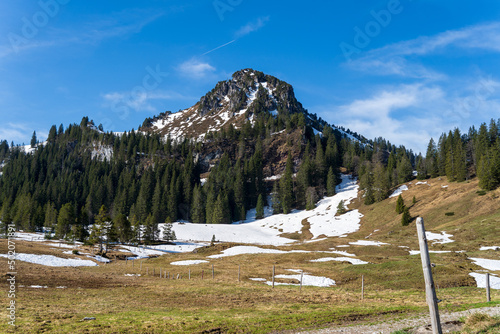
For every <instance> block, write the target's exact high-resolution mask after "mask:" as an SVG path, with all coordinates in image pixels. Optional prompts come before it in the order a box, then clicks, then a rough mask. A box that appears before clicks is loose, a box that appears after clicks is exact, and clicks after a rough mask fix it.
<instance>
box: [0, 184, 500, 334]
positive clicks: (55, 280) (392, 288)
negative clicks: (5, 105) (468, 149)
mask: <svg viewBox="0 0 500 334" xmlns="http://www.w3.org/2000/svg"><path fill="white" fill-rule="evenodd" d="M414 183H415V182H413V184H410V185H409V187H410V189H409V190H408V191H406V192H404V193H403V197H404V198H405V201H406V203H407V204H408V205H411V200H412V198H413V196H415V197H416V199H417V202H416V204H415V205H414V206H412V207H411V209H410V212H411V214H412V216H414V217H416V216H418V215H420V216H422V217H424V219H425V225H426V228H427V230H431V231H435V232H437V231H446V232H447V233H450V234H452V235H453V239H454V240H456V242H454V243H451V244H444V245H431V246H430V248H431V249H433V250H451V251H462V250H465V251H466V253H454V252H453V253H445V254H431V260H432V262H434V263H436V267H435V268H434V275H435V280H436V285H437V286H438V287H439V291H438V297H439V298H440V299H443V303H441V304H440V307H441V309H447V310H460V309H463V308H467V307H470V306H476V305H477V306H484V303H483V302H484V299H485V298H484V291H482V290H481V289H477V288H475V282H474V279H473V278H472V277H470V276H469V275H468V274H469V273H470V272H472V271H478V270H480V268H479V267H477V266H475V265H473V264H471V262H470V260H468V259H467V258H468V257H471V256H480V257H485V258H491V259H500V254H499V253H498V252H495V251H487V252H480V253H479V252H478V249H479V246H492V245H497V246H500V239H499V238H498V236H499V235H500V224H499V221H500V212H499V210H498V209H499V208H500V200H499V199H498V195H499V194H500V191H499V190H497V191H495V192H490V193H487V194H486V195H484V196H479V195H478V194H477V193H476V191H477V190H478V189H477V181H471V182H468V183H461V184H456V183H451V184H448V183H447V182H446V180H445V179H443V180H438V179H433V180H429V181H428V183H429V184H430V185H431V186H428V185H414ZM443 185H448V188H442V186H443ZM395 202H396V199H395V198H392V199H388V200H385V201H383V202H381V203H377V204H376V205H372V206H368V207H367V206H364V205H362V204H361V203H360V201H359V200H357V201H355V202H354V203H353V205H352V206H351V209H352V208H359V209H360V211H361V212H362V213H363V214H364V215H365V217H364V218H363V220H362V227H361V229H360V231H358V232H356V233H354V234H352V235H349V236H348V237H347V238H331V239H328V240H326V241H321V242H315V243H307V244H302V245H297V246H294V247H293V248H294V249H304V250H310V251H328V250H330V248H332V247H335V246H337V245H345V244H347V243H348V242H349V241H355V240H361V239H363V240H364V239H365V238H366V237H368V236H369V237H368V240H377V241H383V242H386V243H388V244H389V245H385V246H381V247H376V246H365V247H362V246H350V247H349V248H343V250H346V251H348V252H350V253H355V254H356V255H357V256H358V258H360V259H362V260H365V261H369V262H370V264H367V265H360V266H352V265H350V264H347V263H337V262H335V263H332V262H316V263H312V262H309V260H311V259H317V258H321V257H326V256H331V254H325V253H323V254H321V253H292V254H285V255H269V254H267V255H264V254H262V255H241V256H235V257H226V258H222V259H217V260H210V263H209V264H202V265H196V266H192V267H190V268H191V271H192V279H191V280H187V279H186V278H187V275H188V268H187V267H179V266H172V265H170V262H172V261H177V260H188V259H205V258H206V256H207V255H210V254H215V253H218V252H219V251H220V250H221V249H222V247H223V246H221V245H218V247H215V248H214V249H203V250H200V251H199V252H198V253H196V254H193V253H191V254H177V255H167V256H163V257H160V258H156V259H149V260H147V261H145V262H144V263H143V270H142V274H143V275H144V274H145V273H146V268H148V272H149V274H150V276H146V277H144V276H142V277H127V276H125V273H139V265H138V264H139V263H138V262H136V263H135V266H134V267H132V263H131V262H130V261H129V262H128V263H127V264H126V263H125V262H123V261H117V262H114V263H112V264H109V265H103V266H99V267H90V268H69V269H67V268H47V267H43V266H38V265H34V264H29V263H22V262H19V261H18V263H17V265H18V272H19V275H18V277H17V284H18V285H25V286H30V285H42V286H44V285H47V286H48V288H47V289H33V288H27V287H24V288H23V287H20V288H18V298H17V302H18V304H17V305H18V309H17V316H18V322H17V324H18V325H19V327H20V329H21V330H22V331H23V332H44V331H47V332H55V331H57V332H67V333H72V332H93V333H112V332H113V333H115V332H150V333H163V332H202V331H204V330H214V332H216V331H215V330H219V331H221V332H261V333H266V332H270V331H279V330H286V329H293V328H308V327H322V326H327V325H329V324H341V323H342V324H346V323H356V322H358V321H364V322H366V321H379V320H383V319H384V318H386V317H394V316H395V315H396V316H401V317H403V316H404V317H407V316H408V314H409V313H410V314H412V313H415V312H423V311H425V309H426V305H425V296H424V293H423V279H422V270H421V265H420V257H419V256H418V255H413V256H409V255H408V251H407V249H406V248H401V247H400V246H409V247H410V248H411V249H413V250H417V249H418V243H417V239H416V229H415V224H414V223H412V224H410V226H408V227H402V226H401V225H400V216H399V215H397V214H396V213H395V211H394V209H395ZM446 212H454V215H453V216H446V215H445V213H446ZM306 225H307V224H306ZM375 230H378V231H375ZM6 248H7V245H6V242H5V241H3V240H2V241H1V242H0V252H1V253H5V252H6ZM281 248H282V249H284V250H286V249H291V247H281ZM340 249H342V248H340ZM17 251H18V252H28V253H35V254H36V253H51V252H53V253H54V255H56V254H57V255H59V256H61V255H60V252H58V251H54V250H47V249H46V248H43V247H42V246H40V245H37V244H33V243H26V242H18V243H17ZM479 254H480V255H479ZM68 257H71V255H68ZM0 263H2V267H5V265H6V261H5V259H0ZM212 264H214V265H215V269H216V276H215V279H214V280H212V277H211V265H212ZM273 265H275V266H276V268H277V274H286V273H289V272H286V271H285V269H291V268H300V269H304V270H305V271H307V272H309V273H311V274H313V275H318V276H326V277H330V278H332V279H334V280H335V281H336V282H337V287H333V288H312V287H304V288H303V289H302V291H301V292H300V291H299V289H298V287H293V286H279V287H276V289H272V288H271V287H269V286H266V285H263V284H262V283H258V282H253V281H250V280H249V278H250V277H260V278H266V279H268V280H270V278H271V268H272V266H273ZM238 266H241V278H242V281H241V282H238V281H237V270H238ZM153 268H155V269H154V270H155V273H156V276H158V272H159V271H160V270H162V271H167V272H170V275H171V276H175V277H176V276H177V274H179V275H182V276H183V277H182V278H183V279H181V280H167V279H164V278H162V279H160V278H159V277H152V276H151V274H152V272H153ZM202 270H203V271H204V279H203V280H202V279H201V271H202ZM497 274H500V272H497ZM361 275H364V276H365V282H366V294H365V299H364V300H363V301H360V284H361ZM61 285H63V286H67V289H56V287H57V286H61ZM3 289H5V290H4V291H7V285H6V283H4V284H3ZM492 298H493V300H496V301H498V300H500V293H499V291H498V290H493V293H492ZM0 302H1V303H2V304H3V305H7V302H8V300H7V298H6V294H2V297H1V301H0ZM490 305H491V303H490ZM88 316H91V317H92V316H93V317H96V318H97V319H96V320H95V321H81V319H83V318H84V317H88ZM0 317H1V318H2V319H6V311H5V308H2V310H1V311H0ZM8 330H9V328H8V325H7V324H6V321H3V322H0V331H8Z"/></svg>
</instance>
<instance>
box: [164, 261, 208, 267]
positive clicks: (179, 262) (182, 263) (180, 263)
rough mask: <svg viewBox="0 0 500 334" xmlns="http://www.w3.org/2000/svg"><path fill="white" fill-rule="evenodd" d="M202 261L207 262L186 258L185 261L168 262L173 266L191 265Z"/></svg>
mask: <svg viewBox="0 0 500 334" xmlns="http://www.w3.org/2000/svg"><path fill="white" fill-rule="evenodd" d="M202 263H208V261H205V260H186V261H176V262H170V264H171V265H173V266H192V265H196V264H202Z"/></svg>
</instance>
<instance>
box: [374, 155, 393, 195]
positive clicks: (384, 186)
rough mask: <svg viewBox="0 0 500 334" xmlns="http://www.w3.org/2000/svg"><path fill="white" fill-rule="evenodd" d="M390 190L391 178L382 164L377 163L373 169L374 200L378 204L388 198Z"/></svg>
mask: <svg viewBox="0 0 500 334" xmlns="http://www.w3.org/2000/svg"><path fill="white" fill-rule="evenodd" d="M389 188H390V182H389V177H388V174H387V171H386V169H385V167H384V165H382V163H380V162H379V163H376V164H375V167H374V169H373V193H374V194H373V198H374V200H375V201H376V202H380V201H383V200H384V199H386V198H387V196H388V193H389Z"/></svg>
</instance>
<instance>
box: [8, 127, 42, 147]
mask: <svg viewBox="0 0 500 334" xmlns="http://www.w3.org/2000/svg"><path fill="white" fill-rule="evenodd" d="M33 131H35V129H34V128H33V126H31V125H30V124H27V123H11V122H9V123H7V124H2V125H1V126H0V140H7V141H8V142H9V145H10V142H11V141H13V142H14V143H15V144H22V143H25V144H29V140H30V139H31V136H32V135H33ZM36 134H37V138H38V140H40V141H43V140H45V138H47V135H48V134H47V133H46V132H45V131H44V130H39V131H36Z"/></svg>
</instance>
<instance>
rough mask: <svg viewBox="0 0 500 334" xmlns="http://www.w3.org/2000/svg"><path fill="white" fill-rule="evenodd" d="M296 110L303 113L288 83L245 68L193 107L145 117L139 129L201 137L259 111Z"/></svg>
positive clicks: (239, 124) (250, 119)
mask: <svg viewBox="0 0 500 334" xmlns="http://www.w3.org/2000/svg"><path fill="white" fill-rule="evenodd" d="M298 112H302V113H307V111H306V110H305V109H304V108H303V107H302V104H300V103H299V102H298V101H297V99H296V98H295V94H294V91H293V87H292V86H291V85H290V84H288V83H286V82H284V81H281V80H279V79H277V78H276V77H273V76H270V75H266V74H264V73H262V72H259V71H256V70H253V69H250V68H247V69H242V70H239V71H237V72H235V73H234V74H233V75H232V79H231V80H225V81H220V82H219V83H217V85H216V86H215V87H214V89H212V90H211V91H210V92H208V93H207V94H206V95H205V96H203V97H202V98H201V99H200V101H199V102H198V103H196V104H195V105H194V106H192V107H190V108H188V109H185V110H182V111H179V112H177V113H162V114H160V115H159V116H156V117H154V118H149V119H146V121H145V122H144V124H143V128H142V129H141V130H143V131H150V132H154V133H160V134H161V135H164V136H170V137H171V138H172V139H180V138H186V137H190V138H194V139H197V140H201V139H203V138H204V137H205V136H206V134H207V133H208V132H211V131H212V132H214V131H220V130H221V129H222V128H224V127H227V126H229V125H230V124H231V125H232V126H233V127H235V128H241V127H243V126H244V125H245V123H247V122H250V123H251V124H254V121H255V117H256V115H258V114H260V113H268V114H270V115H272V116H274V117H277V116H278V115H279V114H281V113H285V114H293V113H298Z"/></svg>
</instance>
